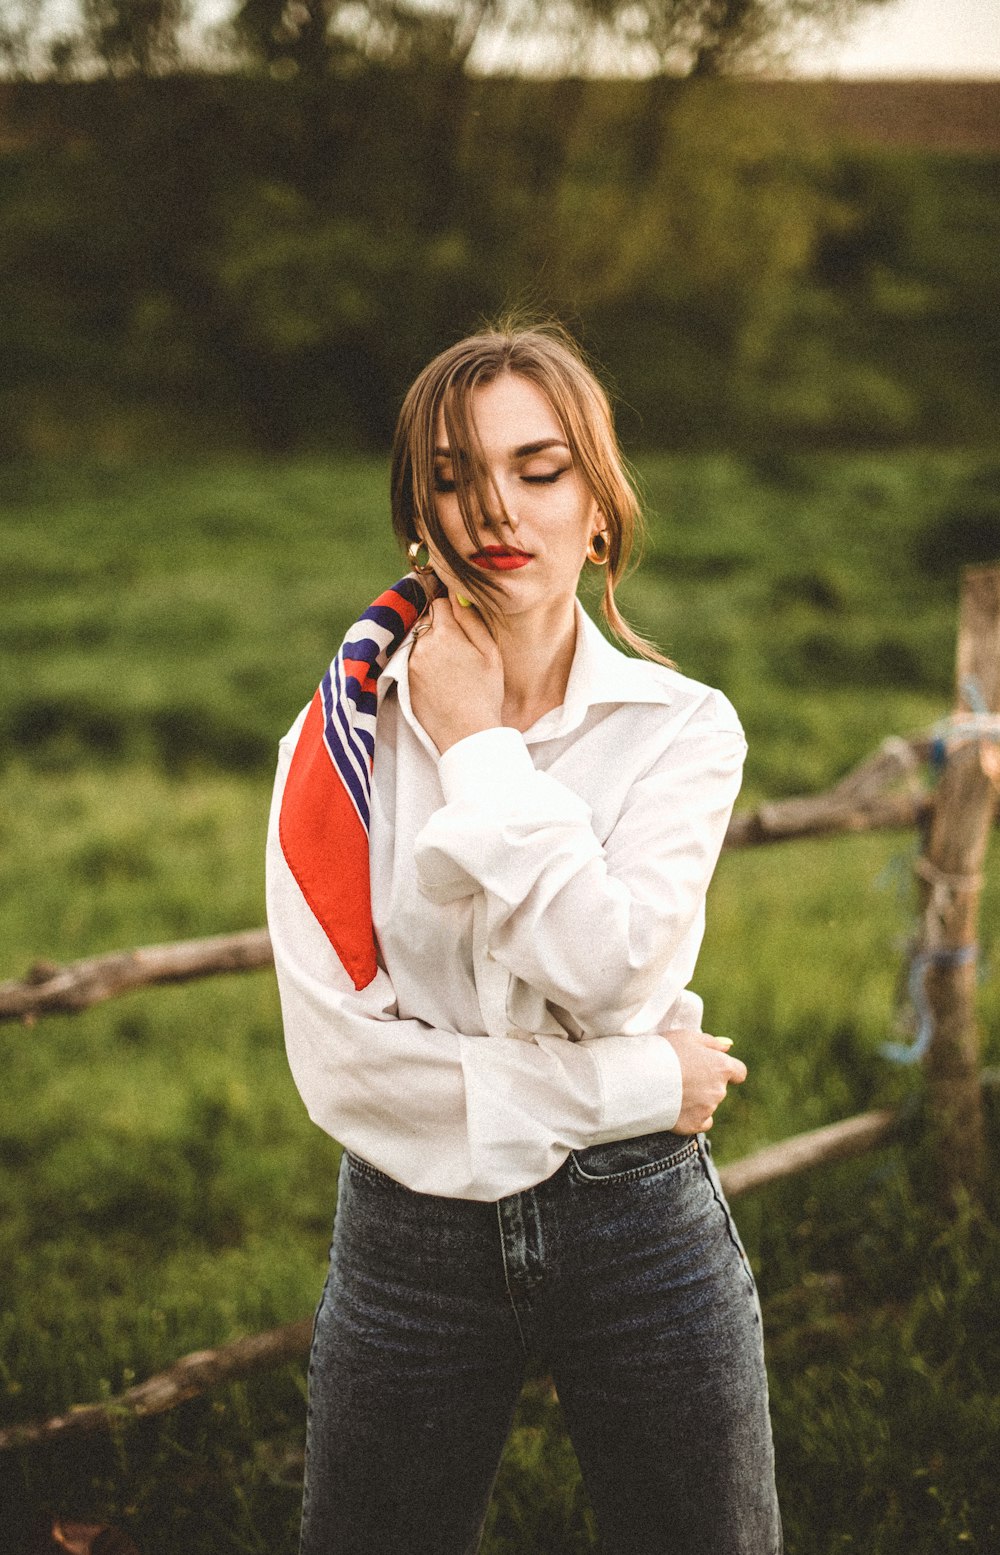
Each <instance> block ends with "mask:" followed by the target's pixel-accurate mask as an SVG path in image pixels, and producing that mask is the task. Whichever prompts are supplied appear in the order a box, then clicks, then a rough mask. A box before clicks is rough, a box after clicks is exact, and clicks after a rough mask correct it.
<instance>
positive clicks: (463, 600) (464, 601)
mask: <svg viewBox="0 0 1000 1555" xmlns="http://www.w3.org/2000/svg"><path fill="white" fill-rule="evenodd" d="M455 598H456V599H457V600H458V603H459V604H460V605H462V606H463V607H464V608H468V606H469V605H471V604H472V601H471V599H466V597H465V595H464V594H456V595H455Z"/></svg>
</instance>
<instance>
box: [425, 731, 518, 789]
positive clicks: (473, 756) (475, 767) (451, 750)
mask: <svg viewBox="0 0 1000 1555" xmlns="http://www.w3.org/2000/svg"><path fill="white" fill-rule="evenodd" d="M534 775H535V766H534V763H533V761H532V759H531V757H530V755H529V754H528V747H527V746H526V745H525V743H524V738H523V736H522V735H521V734H520V732H519V731H518V730H517V729H507V728H497V729H482V730H480V732H479V733H478V734H467V735H466V737H465V739H464V740H457V741H456V743H455V744H454V745H449V747H448V749H447V750H446V751H445V753H444V755H443V756H442V757H441V760H440V762H439V763H438V778H439V779H440V782H441V788H442V790H443V792H444V797H445V800H446V802H447V803H448V804H455V803H457V802H458V801H460V800H463V799H465V800H472V801H478V802H480V803H481V802H482V801H484V800H485V801H486V802H487V803H489V804H496V803H497V802H500V801H507V800H509V799H510V796H511V794H512V793H513V792H515V791H516V790H517V789H519V788H523V786H524V783H525V781H526V780H527V779H530V778H533V777H534Z"/></svg>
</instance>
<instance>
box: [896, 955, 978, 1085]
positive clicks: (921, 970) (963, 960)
mask: <svg viewBox="0 0 1000 1555" xmlns="http://www.w3.org/2000/svg"><path fill="white" fill-rule="evenodd" d="M978 954H979V946H978V945H975V944H973V945H957V946H956V947H955V948H954V949H953V950H922V951H918V952H915V953H914V955H913V958H912V960H911V961H910V974H909V978H908V980H907V991H908V993H909V995H910V1000H911V1002H912V1004H913V1008H914V1010H915V1011H916V1014H917V1031H916V1035H915V1037H914V1038H913V1041H912V1042H883V1043H882V1046H881V1047H880V1048H879V1052H880V1053H881V1054H882V1057H883V1058H887V1059H888V1060H889V1062H890V1063H892V1064H916V1063H919V1062H920V1060H921V1059H922V1058H924V1057H925V1056H926V1054H927V1051H928V1049H929V1048H930V1045H931V1038H932V1037H933V1035H934V1015H933V1012H932V1010H931V1007H930V1005H929V1004H928V1002H927V989H926V986H925V983H924V979H925V976H926V973H927V968H928V967H932V966H968V964H969V963H970V962H971V961H975V959H976V957H977V956H978Z"/></svg>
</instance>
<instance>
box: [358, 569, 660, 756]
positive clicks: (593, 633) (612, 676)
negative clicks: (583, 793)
mask: <svg viewBox="0 0 1000 1555" xmlns="http://www.w3.org/2000/svg"><path fill="white" fill-rule="evenodd" d="M412 645H413V637H412V634H411V635H410V636H408V637H407V638H406V640H405V642H403V643H402V644H401V645H400V647H399V648H398V649H397V650H396V652H395V653H394V654H393V656H392V658H391V659H390V660H389V662H388V664H387V665H386V667H385V669H384V670H383V671H382V673H381V675H380V676H379V678H378V693H379V699H380V700H381V698H382V696H383V695H384V694H385V691H386V690H387V689H388V686H389V685H390V684H395V685H396V688H397V692H398V695H399V703H400V707H401V708H402V711H403V716H404V717H405V718H406V721H407V723H409V724H410V725H411V727H412V728H413V729H414V731H415V732H416V734H417V735H418V737H420V739H421V743H422V744H425V745H426V746H427V747H428V748H429V749H430V750H431V751H432V753H433V754H434V756H435V759H436V758H437V750H436V748H435V747H434V746H433V744H432V742H431V741H430V740H429V739H428V736H427V734H426V733H425V731H424V730H423V729H422V728H421V727H420V725H419V724H418V723H417V721H416V719H415V718H414V716H413V711H412V708H411V706H410V687H409V677H408V666H409V660H410V649H411V647H412ZM674 673H675V672H674V671H671V670H668V669H666V668H665V667H664V666H662V665H658V664H653V663H651V662H650V661H649V660H648V659H630V658H628V657H627V655H626V654H624V653H621V652H620V651H619V650H618V649H617V648H615V647H613V646H612V645H611V643H609V642H608V640H607V638H606V637H604V636H603V635H602V633H601V632H600V631H599V630H598V628H597V626H595V624H594V622H593V621H592V620H591V619H590V617H589V616H588V614H587V612H586V611H585V610H584V608H583V606H582V605H581V603H580V601H579V600H577V601H576V646H575V648H574V651H573V663H572V664H571V665H570V671H569V680H568V681H567V683H566V695H565V697H564V699H563V701H562V702H561V703H560V705H559V706H558V707H553V708H552V709H551V710H550V711H549V712H547V713H543V714H542V716H541V718H538V719H536V721H535V722H534V723H533V724H532V725H531V728H530V729H527V730H525V734H524V738H525V742H526V743H527V744H528V745H532V744H535V743H536V742H538V741H541V740H555V739H559V738H561V737H562V736H564V735H567V734H572V733H573V731H574V730H575V729H578V728H579V727H580V725H581V724H582V723H583V720H584V719H585V718H586V716H587V714H588V712H589V711H590V709H591V708H592V707H596V706H598V705H600V704H602V703H609V702H610V703H616V704H617V703H622V702H653V703H659V704H661V705H663V706H666V705H667V704H668V703H669V702H671V701H672V700H673V692H672V690H671V686H670V680H671V677H672V675H673V674H674Z"/></svg>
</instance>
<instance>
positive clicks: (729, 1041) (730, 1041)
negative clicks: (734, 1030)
mask: <svg viewBox="0 0 1000 1555" xmlns="http://www.w3.org/2000/svg"><path fill="white" fill-rule="evenodd" d="M715 1040H716V1042H724V1043H725V1044H726V1046H727V1047H732V1045H733V1039H732V1037H716V1039H715Z"/></svg>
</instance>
